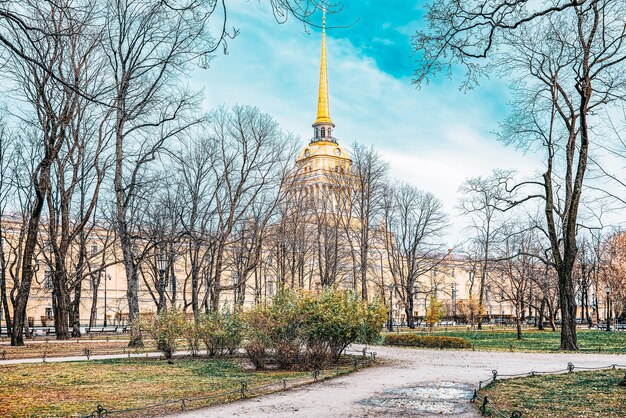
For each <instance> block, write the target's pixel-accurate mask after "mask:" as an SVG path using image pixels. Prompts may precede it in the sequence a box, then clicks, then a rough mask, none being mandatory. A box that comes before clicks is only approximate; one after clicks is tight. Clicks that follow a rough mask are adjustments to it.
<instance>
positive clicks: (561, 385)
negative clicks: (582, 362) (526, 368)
mask: <svg viewBox="0 0 626 418" xmlns="http://www.w3.org/2000/svg"><path fill="white" fill-rule="evenodd" d="M623 378H624V370H606V371H593V372H589V371H585V372H574V373H567V374H559V375H548V376H536V377H524V378H518V379H502V380H498V381H496V382H495V383H494V384H491V385H489V386H487V388H486V389H484V390H483V391H481V395H487V396H488V397H489V399H490V402H493V404H494V405H495V406H496V407H497V408H498V409H499V410H501V411H503V412H505V413H506V414H507V416H508V415H509V414H510V413H511V412H513V411H520V412H521V413H522V416H523V417H524V418H531V417H537V418H574V417H576V418H580V417H602V418H618V417H620V418H623V417H626V386H620V385H619V383H620V381H622V379H623Z"/></svg>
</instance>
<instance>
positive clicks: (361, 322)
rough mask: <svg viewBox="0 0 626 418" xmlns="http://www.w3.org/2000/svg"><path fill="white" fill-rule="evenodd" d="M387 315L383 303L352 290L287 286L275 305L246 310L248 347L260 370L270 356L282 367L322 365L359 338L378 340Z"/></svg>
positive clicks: (251, 359)
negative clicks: (367, 299) (365, 299)
mask: <svg viewBox="0 0 626 418" xmlns="http://www.w3.org/2000/svg"><path fill="white" fill-rule="evenodd" d="M386 318H387V311H386V309H385V307H384V306H383V305H382V304H380V303H378V302H374V303H371V304H368V303H367V302H363V301H362V300H361V299H360V298H359V297H358V296H357V295H356V294H354V293H352V292H347V291H339V290H336V289H326V290H324V291H323V292H322V293H321V294H312V293H307V292H297V293H296V292H294V291H292V290H281V291H279V292H278V294H277V295H276V296H275V297H274V300H273V301H272V303H271V304H270V305H269V306H256V307H255V308H253V309H252V310H250V311H248V312H246V313H245V314H244V323H245V334H246V336H245V340H246V343H245V345H244V348H245V350H246V353H247V355H248V357H249V358H250V361H251V362H252V363H253V364H254V365H255V367H257V368H263V367H265V364H266V363H267V362H268V360H269V358H270V356H271V357H273V359H274V361H275V362H276V364H277V365H278V367H280V368H282V369H290V368H294V367H295V366H299V367H307V368H311V367H315V368H317V367H322V366H323V365H324V364H325V363H326V362H328V361H331V360H332V361H338V360H339V356H340V355H341V352H342V351H343V350H344V349H345V348H346V347H347V346H348V345H350V344H351V343H353V342H354V341H356V340H357V339H361V340H363V341H373V340H375V339H376V338H377V336H378V335H379V332H380V329H381V327H382V325H383V324H384V322H385V319H386Z"/></svg>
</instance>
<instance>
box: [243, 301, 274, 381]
mask: <svg viewBox="0 0 626 418" xmlns="http://www.w3.org/2000/svg"><path fill="white" fill-rule="evenodd" d="M243 322H244V330H245V334H246V339H245V343H244V346H243V348H244V350H245V351H246V355H247V356H248V358H249V359H250V361H251V362H252V364H253V365H254V367H256V368H257V369H259V370H261V369H264V368H265V365H266V363H267V350H268V349H269V348H270V346H271V339H270V333H271V327H272V321H271V319H270V313H269V309H268V308H267V307H266V306H263V305H257V306H255V307H254V308H252V309H250V310H249V311H247V312H245V313H244V314H243Z"/></svg>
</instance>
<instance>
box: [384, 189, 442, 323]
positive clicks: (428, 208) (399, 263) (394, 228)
mask: <svg viewBox="0 0 626 418" xmlns="http://www.w3.org/2000/svg"><path fill="white" fill-rule="evenodd" d="M384 219H385V226H386V228H387V236H386V238H385V250H386V252H387V261H388V264H389V271H390V273H391V277H392V278H393V282H394V284H395V286H394V291H395V292H394V293H395V294H396V295H397V296H398V298H399V299H400V300H401V301H402V304H403V305H404V310H405V312H406V318H407V324H408V326H409V327H411V328H414V327H415V321H414V317H413V312H414V296H415V290H416V284H417V281H418V278H419V277H420V276H422V275H424V274H425V273H427V272H430V271H433V270H434V269H436V268H437V266H439V265H440V264H441V263H442V262H443V261H444V259H445V257H446V255H447V253H445V251H444V246H443V244H442V242H441V237H442V234H443V232H444V230H445V228H446V227H447V225H448V222H447V217H446V215H445V213H444V212H443V208H442V204H441V202H440V201H439V200H438V199H437V198H436V197H435V196H433V195H432V194H430V193H426V192H422V191H420V190H418V189H416V188H415V187H413V186H410V185H408V184H399V185H397V186H395V187H393V188H390V190H388V193H387V194H386V196H385V214H384ZM431 290H434V287H433V289H431ZM420 291H425V290H424V289H422V290H420Z"/></svg>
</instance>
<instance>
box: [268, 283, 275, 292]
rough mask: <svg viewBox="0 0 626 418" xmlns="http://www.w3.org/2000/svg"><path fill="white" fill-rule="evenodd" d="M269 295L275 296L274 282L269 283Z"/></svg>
mask: <svg viewBox="0 0 626 418" xmlns="http://www.w3.org/2000/svg"><path fill="white" fill-rule="evenodd" d="M267 294H268V295H273V294H274V282H267Z"/></svg>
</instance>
